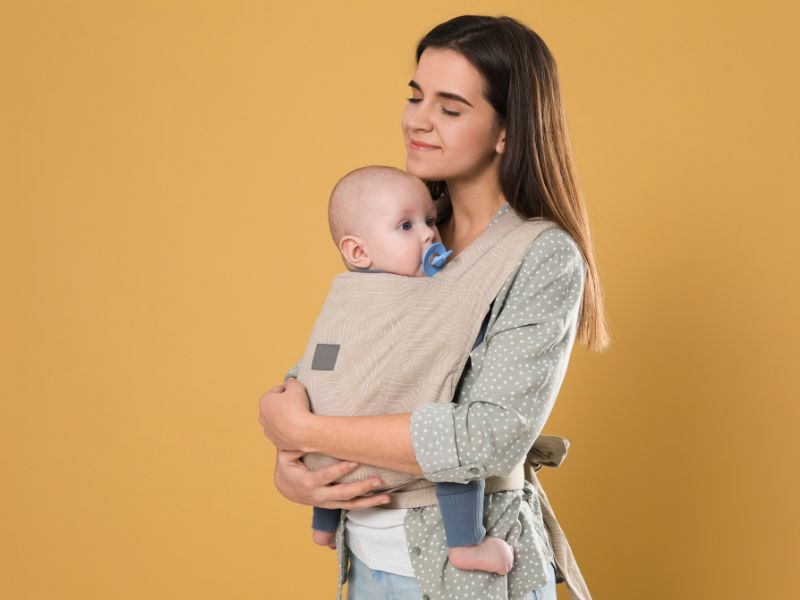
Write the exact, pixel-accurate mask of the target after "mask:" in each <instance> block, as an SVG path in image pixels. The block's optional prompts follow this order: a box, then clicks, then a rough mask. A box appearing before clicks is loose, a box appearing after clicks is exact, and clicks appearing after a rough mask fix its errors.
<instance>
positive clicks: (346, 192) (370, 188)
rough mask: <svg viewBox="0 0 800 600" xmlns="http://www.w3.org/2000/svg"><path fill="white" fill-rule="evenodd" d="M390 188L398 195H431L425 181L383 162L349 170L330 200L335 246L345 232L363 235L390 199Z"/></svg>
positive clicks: (329, 218)
mask: <svg viewBox="0 0 800 600" xmlns="http://www.w3.org/2000/svg"><path fill="white" fill-rule="evenodd" d="M389 191H393V192H395V193H397V194H402V193H404V192H405V193H414V194H428V198H430V195H429V192H427V187H425V184H424V183H423V182H422V181H421V180H420V179H418V178H417V177H415V176H414V175H411V174H409V173H406V172H405V171H401V170H400V169H396V168H395V167H387V166H382V165H370V166H366V167H360V168H358V169H355V170H353V171H350V172H349V173H348V174H347V175H345V176H344V177H342V178H341V179H340V180H339V181H338V182H337V183H336V185H335V186H334V188H333V191H332V192H331V197H330V201H329V202H328V225H329V227H330V230H331V237H333V242H334V243H335V244H336V247H337V248H338V247H339V241H340V240H341V239H342V238H343V237H344V236H346V235H354V236H363V235H364V234H365V230H366V228H368V227H370V226H371V224H372V222H373V221H374V215H375V214H376V213H378V212H379V211H381V210H382V209H384V210H385V209H386V208H387V206H386V204H387V202H391V195H390V194H389Z"/></svg>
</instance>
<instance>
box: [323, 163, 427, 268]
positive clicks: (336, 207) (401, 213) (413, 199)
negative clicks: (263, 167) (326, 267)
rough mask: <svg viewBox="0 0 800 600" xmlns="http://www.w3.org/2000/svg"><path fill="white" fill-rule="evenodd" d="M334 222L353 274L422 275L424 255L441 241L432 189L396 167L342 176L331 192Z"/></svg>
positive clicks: (335, 237) (363, 169)
mask: <svg viewBox="0 0 800 600" xmlns="http://www.w3.org/2000/svg"><path fill="white" fill-rule="evenodd" d="M328 223H329V225H330V229H331V236H333V241H334V243H335V244H336V247H337V248H339V252H341V254H342V260H343V261H344V264H345V265H346V266H347V268H348V269H350V270H351V271H357V270H359V269H375V270H378V271H385V272H388V273H396V274H398V275H409V276H421V275H423V271H422V255H423V253H424V252H425V250H426V249H427V248H428V246H430V245H431V244H432V243H434V242H441V239H440V238H439V232H438V230H437V229H436V207H435V205H434V203H433V200H432V199H431V195H430V192H429V191H428V188H427V186H426V185H425V184H424V183H423V182H422V180H421V179H418V178H417V177H414V176H413V175H410V174H409V173H406V172H405V171H401V170H400V169H395V168H394V167H384V166H368V167H361V168H360V169H356V170H355V171H351V172H350V173H348V174H347V175H345V176H344V177H342V178H341V179H340V180H339V181H338V183H337V184H336V185H335V186H334V188H333V192H332V193H331V198H330V202H329V204H328Z"/></svg>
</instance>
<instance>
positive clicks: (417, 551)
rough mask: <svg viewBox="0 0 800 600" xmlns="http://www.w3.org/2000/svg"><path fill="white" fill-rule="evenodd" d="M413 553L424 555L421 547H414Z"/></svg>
mask: <svg viewBox="0 0 800 600" xmlns="http://www.w3.org/2000/svg"><path fill="white" fill-rule="evenodd" d="M411 551H412V552H413V553H414V554H421V553H422V550H420V549H419V546H414V548H413V549H412V550H411Z"/></svg>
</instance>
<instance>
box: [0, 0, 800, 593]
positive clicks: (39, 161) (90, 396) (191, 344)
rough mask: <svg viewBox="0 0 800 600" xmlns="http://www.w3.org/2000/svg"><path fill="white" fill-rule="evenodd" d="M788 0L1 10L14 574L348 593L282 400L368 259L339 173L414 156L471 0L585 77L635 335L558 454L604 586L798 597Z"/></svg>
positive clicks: (614, 270) (623, 327) (2, 446)
mask: <svg viewBox="0 0 800 600" xmlns="http://www.w3.org/2000/svg"><path fill="white" fill-rule="evenodd" d="M788 5H789V3H788V2H787V3H779V2H762V3H759V4H756V3H735V2H734V3H730V2H713V3H702V2H688V1H686V0H681V1H678V2H675V1H670V2H644V3H642V2H632V1H627V2H531V1H520V2H419V1H406V2H402V3H399V2H398V3H392V4H385V3H378V2H346V3H328V2H315V3H311V4H309V3H306V2H291V3H289V2H287V3H281V4H280V5H279V4H278V3H268V2H221V1H220V2H180V3H179V2H153V1H149V2H105V1H102V2H101V1H97V2H88V1H83V2H22V1H19V2H3V4H2V9H0V50H1V51H2V55H1V56H0V68H1V69H2V73H1V74H2V78H0V86H2V90H1V92H2V93H0V103H2V104H1V105H0V108H1V110H0V124H1V126H2V130H0V139H2V156H0V159H1V161H0V169H2V171H0V175H2V177H1V178H0V182H1V183H0V185H2V188H0V195H2V218H1V219H0V221H1V223H2V225H1V227H2V229H1V230H0V234H1V236H0V237H1V239H2V242H1V243H2V248H0V250H2V252H0V256H2V258H1V259H0V260H2V285H3V289H2V296H1V298H2V300H0V302H2V330H1V331H0V339H2V356H0V359H1V360H0V364H1V366H0V368H1V369H2V373H1V374H2V392H3V395H2V404H0V460H1V461H2V463H1V464H0V466H1V468H2V471H0V477H1V478H2V479H1V480H0V481H1V482H2V494H1V495H0V597H2V598H9V599H29V598H30V599H33V598H35V599H50V598H58V599H95V598H96V599H128V598H130V599H134V598H136V599H139V598H158V599H160V598H165V599H166V598H169V599H172V598H187V599H188V598H192V599H193V600H199V599H205V598H213V599H217V598H226V599H227V598H236V599H239V598H241V599H259V598H282V599H303V600H305V599H309V598H332V597H333V590H334V588H335V578H336V568H335V564H334V554H333V552H331V551H329V550H327V549H321V548H317V547H315V546H313V544H312V542H311V540H310V531H309V519H310V509H308V508H307V507H303V506H297V505H292V504H290V503H289V502H288V501H285V500H284V499H283V498H282V497H281V496H279V494H278V493H277V492H276V491H275V489H274V487H273V483H272V469H273V461H274V451H273V449H272V447H271V446H270V445H269V444H268V442H267V441H266V440H265V439H264V437H263V433H262V432H261V429H260V427H259V425H258V422H257V400H258V397H259V395H260V394H261V392H263V391H264V390H266V389H268V388H270V387H272V386H273V385H275V384H277V383H278V382H280V380H281V378H282V375H283V373H284V372H285V371H286V370H287V369H288V368H289V367H290V366H291V365H293V364H294V362H295V361H296V360H297V358H298V357H299V355H300V354H301V352H302V349H303V347H304V345H305V340H306V336H307V335H308V333H309V330H310V327H311V324H312V323H313V320H314V318H315V315H316V312H317V310H318V309H319V307H320V306H321V304H322V301H323V298H324V295H325V293H326V291H327V288H328V285H329V283H330V280H331V277H332V276H333V275H334V274H336V273H338V272H340V271H341V270H342V265H341V263H340V262H339V259H338V256H337V254H336V251H335V248H334V246H333V244H332V243H331V241H330V239H329V236H328V231H327V222H326V221H327V215H326V210H325V208H326V203H327V197H328V193H329V191H330V188H331V186H332V185H333V183H334V182H335V181H336V179H337V178H338V177H339V176H341V175H342V174H344V173H345V172H346V171H348V170H350V169H352V168H354V167H357V166H361V165H364V164H368V163H383V164H392V165H397V166H401V167H402V166H403V165H404V156H405V154H404V149H403V144H402V136H401V132H400V128H399V120H400V114H401V112H402V110H403V107H404V102H405V100H404V99H405V97H406V96H407V95H408V94H407V92H408V88H407V86H406V83H407V81H408V80H409V79H410V77H411V76H412V74H413V68H414V60H413V52H414V47H415V44H416V42H417V41H418V39H419V38H420V37H421V36H422V35H423V34H424V33H425V32H426V31H428V30H429V29H430V28H431V27H432V26H433V25H435V24H437V23H439V22H441V21H443V20H445V19H447V18H450V17H452V16H455V15H457V14H462V13H478V14H494V15H498V14H509V15H511V16H515V17H517V18H519V19H521V20H523V21H524V22H525V23H527V24H528V25H530V26H531V27H533V28H534V29H535V30H536V31H537V32H538V33H539V34H540V35H542V37H543V38H544V39H545V41H546V42H547V43H548V45H549V46H550V48H551V50H552V51H553V53H554V54H555V57H556V59H557V61H558V65H559V69H560V76H561V82H562V91H563V96H564V101H565V104H566V110H567V117H568V120H569V124H570V130H571V135H572V140H573V144H574V148H575V158H576V161H577V165H578V169H579V175H580V178H581V183H582V185H583V187H584V189H585V192H586V201H587V203H588V206H589V211H590V216H591V220H592V230H593V235H594V240H595V247H596V251H597V260H598V264H599V268H600V274H601V277H602V279H603V284H604V286H605V291H606V299H607V303H608V319H609V322H610V325H611V333H612V335H613V336H614V346H613V347H612V348H611V350H610V351H609V352H607V353H605V354H591V353H588V352H587V351H586V349H585V348H584V347H582V346H576V349H575V350H574V353H573V358H572V361H571V363H570V369H569V371H568V374H567V378H566V381H565V383H564V386H563V388H562V391H561V394H560V396H559V399H558V402H557V404H556V407H555V410H554V412H553V414H552V416H551V418H550V420H549V421H548V423H547V425H546V427H545V433H550V434H557V435H563V436H565V437H567V438H568V439H569V440H570V441H571V442H572V448H571V450H570V454H569V456H568V458H567V460H566V461H565V463H564V464H563V465H562V467H561V468H560V469H557V470H554V471H549V472H544V473H542V476H541V480H542V482H543V484H544V486H545V488H546V489H547V490H548V492H549V495H550V499H551V501H552V502H553V504H554V507H555V509H556V514H557V515H558V517H559V519H560V521H561V523H562V525H563V526H564V528H565V530H566V533H567V536H568V538H569V540H570V541H571V543H572V545H573V549H574V551H575V554H576V557H577V559H578V562H579V565H580V566H581V567H582V569H583V572H584V574H585V576H586V579H587V582H588V584H589V587H590V589H591V590H592V591H593V593H594V596H595V598H597V599H599V600H605V599H640V598H648V599H660V598H664V599H667V598H698V599H716V598H720V599H722V598H725V599H728V598H789V597H794V596H796V595H797V593H798V592H797V586H798V583H800V581H799V580H798V577H797V575H796V574H797V572H798V568H797V566H796V564H795V563H796V560H797V557H798V553H797V548H798V544H797V539H798V535H799V534H800V531H799V529H800V527H799V525H800V515H798V504H800V503H798V498H797V490H798V486H799V482H798V472H799V470H798V466H797V460H798V458H800V456H799V454H800V453H799V452H798V449H799V447H800V446H799V444H798V441H797V438H798V423H800V421H799V420H798V416H800V415H799V413H800V411H799V410H798V400H800V393H798V392H800V389H799V387H798V377H797V370H798V353H799V351H800V347H798V346H799V342H798V340H800V327H798V318H797V314H796V309H797V306H798V298H797V291H798V280H799V279H800V276H798V260H797V258H798V255H800V243H799V242H798V237H797V230H798V213H799V212H800V210H799V209H798V194H797V191H796V186H797V183H796V177H795V176H794V175H793V173H795V172H796V169H797V164H798V152H797V143H798V142H797V140H798V134H800V131H798V120H797V118H796V111H797V107H798V106H800V98H798V95H799V94H798V84H797V75H796V73H797V64H798V50H799V49H800V48H799V46H800V43H798V41H797V40H798V37H797V34H796V25H797V22H798V19H797V14H796V13H794V14H790V11H789V10H788V9H787V8H786V7H788ZM546 471H547V470H546ZM563 588H564V586H559V595H560V597H561V598H566V595H565V594H564V592H565V590H564V589H563Z"/></svg>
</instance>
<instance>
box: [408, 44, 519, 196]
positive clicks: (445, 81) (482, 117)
mask: <svg viewBox="0 0 800 600" xmlns="http://www.w3.org/2000/svg"><path fill="white" fill-rule="evenodd" d="M409 86H410V87H411V93H412V97H411V98H410V99H409V101H408V106H406V109H405V111H404V113H403V118H402V120H401V122H400V123H401V126H402V128H403V137H404V138H405V143H406V151H407V152H408V156H407V160H406V170H407V171H408V172H409V173H411V174H412V175H416V176H417V177H419V178H420V179H425V180H428V181H436V180H445V181H447V182H448V185H452V184H453V183H456V182H458V181H459V180H469V179H473V178H475V177H476V176H479V175H480V174H481V173H483V172H484V171H485V170H486V169H488V168H495V169H496V168H497V165H498V164H499V153H502V151H503V148H504V144H505V128H503V127H501V126H500V124H499V122H498V119H497V114H496V112H495V110H494V108H493V107H492V105H491V104H489V102H488V101H487V100H486V99H485V98H484V96H483V86H484V79H483V76H482V75H481V74H480V73H479V72H478V70H477V69H476V68H475V67H473V66H472V64H471V63H470V62H469V61H468V60H467V59H466V58H464V56H463V55H461V54H460V53H459V52H456V51H455V50H446V49H439V48H426V49H425V51H424V52H423V53H422V55H421V56H420V59H419V62H418V63H417V70H416V71H415V72H414V77H413V79H412V80H411V81H410V82H409Z"/></svg>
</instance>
